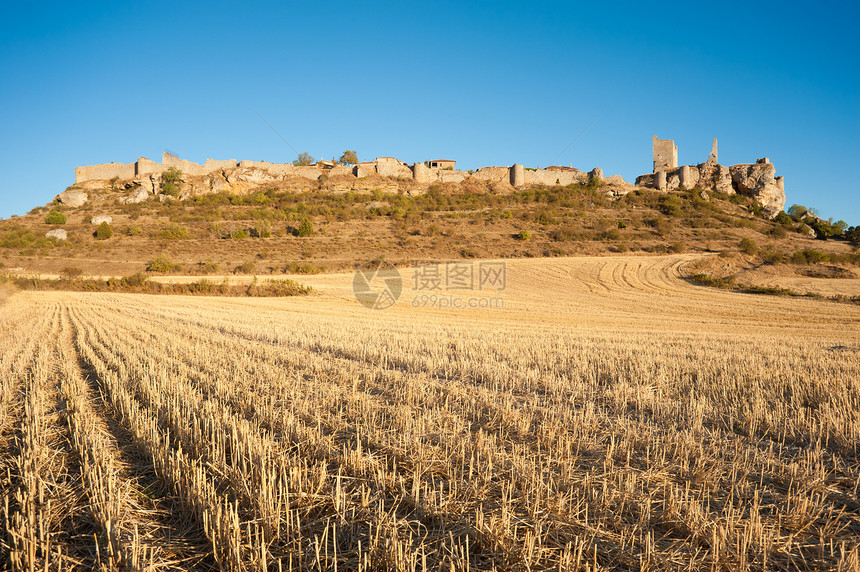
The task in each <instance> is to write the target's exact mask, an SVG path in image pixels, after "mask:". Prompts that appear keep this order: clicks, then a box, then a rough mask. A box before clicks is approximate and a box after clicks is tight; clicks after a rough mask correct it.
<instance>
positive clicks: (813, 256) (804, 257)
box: [791, 248, 828, 264]
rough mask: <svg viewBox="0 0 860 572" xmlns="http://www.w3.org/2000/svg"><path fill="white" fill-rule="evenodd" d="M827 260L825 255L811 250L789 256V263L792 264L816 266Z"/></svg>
mask: <svg viewBox="0 0 860 572" xmlns="http://www.w3.org/2000/svg"><path fill="white" fill-rule="evenodd" d="M827 259H828V255H827V254H826V253H824V252H821V251H820V250H815V249H812V248H805V249H803V250H798V251H797V252H795V253H794V254H792V255H791V262H792V263H793V264H816V263H818V262H826V261H827Z"/></svg>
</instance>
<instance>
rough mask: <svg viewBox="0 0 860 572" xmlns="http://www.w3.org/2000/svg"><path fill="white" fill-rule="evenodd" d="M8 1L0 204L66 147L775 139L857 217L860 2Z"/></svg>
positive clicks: (70, 161) (77, 160) (558, 147)
mask: <svg viewBox="0 0 860 572" xmlns="http://www.w3.org/2000/svg"><path fill="white" fill-rule="evenodd" d="M127 4H128V5H122V4H119V3H113V2H111V3H106V2H105V3H99V2H79V3H57V4H53V3H50V2H48V3H40V4H38V5H26V4H24V3H16V4H10V5H8V6H6V7H4V18H3V20H2V22H0V66H2V68H0V72H2V76H0V77H2V83H0V86H2V87H0V126H2V127H0V172H1V173H2V178H0V217H3V218H5V217H8V216H10V215H12V214H23V213H26V212H27V211H28V210H29V209H30V208H32V207H34V206H38V205H42V204H45V203H47V202H49V201H50V200H51V199H52V198H53V197H54V196H55V195H56V194H58V193H59V192H61V191H62V190H63V189H64V188H65V187H66V186H68V185H71V184H72V183H73V182H74V167H75V166H76V165H87V164H94V163H106V162H111V161H115V162H123V163H128V162H132V161H134V160H135V159H136V158H137V157H139V156H146V157H149V158H150V159H153V160H156V161H158V160H159V159H160V157H161V153H162V152H163V151H164V150H166V149H167V150H171V151H172V152H175V153H177V154H179V155H180V156H181V157H183V158H186V159H190V160H193V161H198V162H202V161H204V160H205V159H206V158H213V159H230V158H235V159H239V160H241V159H250V160H267V161H278V162H286V161H291V160H293V159H294V158H295V153H294V152H293V151H292V150H291V149H290V147H289V146H287V145H286V144H284V142H283V141H282V140H281V139H280V138H279V137H278V136H277V135H275V133H273V132H272V130H271V129H270V128H269V127H268V126H267V125H266V123H264V122H263V121H262V120H261V119H260V117H259V116H258V114H259V115H261V116H262V117H264V118H265V119H266V120H267V121H268V122H269V123H270V124H272V125H273V126H274V127H275V128H276V129H277V131H278V132H279V133H280V134H281V135H282V136H283V137H284V138H285V139H286V140H287V141H288V142H289V143H290V145H292V146H293V147H294V148H296V149H297V150H298V151H308V152H310V153H311V154H312V155H314V156H315V157H324V158H330V157H332V156H337V155H340V153H341V152H342V151H343V150H344V149H347V148H349V149H356V150H357V151H358V155H359V158H360V159H372V158H373V157H376V156H378V155H393V156H396V157H398V158H400V159H403V160H405V161H407V162H410V163H411V162H413V161H423V160H425V159H430V158H453V159H456V160H457V161H458V167H461V168H464V169H470V168H477V167H481V166H488V165H509V164H511V163H515V162H518V163H524V164H525V165H526V166H546V165H548V164H550V162H552V161H553V159H555V158H556V157H558V155H559V153H562V151H563V150H564V149H565V148H566V147H567V146H568V145H569V144H570V143H571V142H572V141H574V139H575V138H576V137H577V135H579V134H581V133H582V131H583V130H584V129H586V127H588V126H589V125H591V127H590V128H588V129H587V130H586V131H585V133H583V134H582V135H581V137H579V138H578V139H576V141H575V142H574V143H573V144H572V145H570V147H569V148H568V149H567V151H565V152H564V153H563V154H562V155H561V156H560V157H559V158H558V159H557V160H556V161H555V162H557V163H561V164H573V166H575V167H578V168H580V169H584V170H590V169H591V168H593V167H595V166H599V167H601V168H603V170H604V173H605V174H606V175H612V174H620V175H623V176H624V177H625V178H626V179H627V180H630V181H631V182H632V180H633V179H634V178H635V177H636V175H638V174H642V173H646V172H649V171H650V170H651V136H652V135H658V136H659V137H661V138H672V139H674V140H675V143H676V144H677V145H678V149H679V150H678V156H679V161H680V162H681V163H682V164H696V163H700V162H702V161H704V160H705V159H707V156H708V152H709V151H710V146H711V140H712V139H713V137H718V138H719V152H720V162H721V163H723V164H733V163H747V162H754V161H755V159H756V158H758V157H764V156H767V157H769V158H770V159H771V161H772V162H773V163H774V164H775V166H776V169H777V174H778V175H784V176H785V185H786V194H787V196H788V203H787V205H791V204H792V203H799V204H804V205H807V206H812V207H816V208H817V209H818V210H819V212H820V214H822V215H823V216H825V217H834V218H835V219H840V218H841V219H844V220H845V221H847V222H848V223H849V224H852V225H860V184H858V173H857V169H858V165H860V161H858V157H860V144H858V137H860V74H859V73H858V71H860V63H858V61H859V60H860V41H858V39H857V38H858V34H857V33H856V26H857V24H858V23H860V7H858V5H857V4H856V3H849V2H838V3H834V2H822V3H818V4H808V3H804V4H800V3H793V2H780V3H753V2H744V3H740V2H720V3H697V4H693V3H681V2H678V3H666V4H661V5H659V6H658V5H653V4H650V5H649V4H645V3H639V2H601V3H597V2H588V3H583V4H582V5H580V4H577V3H570V2H565V3H552V2H545V3H540V2H537V3H529V4H525V3H522V4H515V3H506V2H494V3H486V4H484V3H480V4H479V3H462V2H450V3H449V2H441V3H434V4H433V5H432V6H431V5H427V6H417V7H410V6H408V5H407V3H396V2H391V3H364V4H356V3H337V2H330V3H325V4H319V5H318V4H316V3H311V2H303V3H299V4H293V3H289V2H271V3H263V2H257V3H248V4H246V5H239V4H235V3H224V2H207V3H200V4H196V3H156V2H152V3H144V2H135V3H127Z"/></svg>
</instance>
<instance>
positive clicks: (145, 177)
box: [75, 152, 628, 201]
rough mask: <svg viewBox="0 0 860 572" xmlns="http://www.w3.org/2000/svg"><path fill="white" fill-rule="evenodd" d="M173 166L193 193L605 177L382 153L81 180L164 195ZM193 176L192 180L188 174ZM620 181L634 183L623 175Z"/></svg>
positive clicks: (132, 171)
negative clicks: (338, 180) (354, 160)
mask: <svg viewBox="0 0 860 572" xmlns="http://www.w3.org/2000/svg"><path fill="white" fill-rule="evenodd" d="M170 168H176V169H178V170H180V171H182V173H183V179H185V181H186V183H187V184H186V186H187V187H188V188H189V189H190V192H191V194H192V195H197V194H201V193H206V192H218V191H221V190H224V189H228V188H232V189H234V190H239V191H241V190H245V189H248V188H252V187H253V186H255V185H263V184H266V183H270V182H276V181H288V180H289V179H290V178H291V177H297V178H300V179H305V180H310V181H317V180H323V179H325V178H327V177H330V176H355V177H356V178H364V177H371V176H373V177H388V178H396V179H406V180H411V181H414V182H415V183H416V184H419V185H424V184H432V183H434V182H442V183H460V182H463V181H465V180H467V179H469V178H472V179H475V180H478V181H487V182H495V183H507V184H510V185H512V186H513V187H523V186H526V185H547V186H553V185H571V184H578V183H586V182H588V181H590V180H592V179H594V178H598V179H602V178H603V171H602V170H600V169H594V170H593V171H591V172H589V173H585V172H583V171H577V170H576V169H570V170H568V169H558V168H556V169H525V168H524V167H523V166H522V165H520V164H515V165H512V166H511V167H482V168H480V169H478V170H477V171H476V172H474V173H470V172H468V171H457V170H453V169H450V168H443V167H429V166H427V164H426V163H415V164H413V165H412V166H411V167H410V166H408V165H407V164H406V163H404V162H403V161H400V160H398V159H396V158H394V157H377V159H376V160H374V161H365V162H361V163H358V164H357V165H355V166H354V167H347V166H344V165H335V166H334V167H329V166H321V165H311V166H296V165H293V164H292V163H269V162H266V161H240V162H238V163H237V162H236V161H235V160H233V159H231V160H227V161H215V160H212V159H207V160H206V162H205V163H204V164H203V165H198V164H197V163H195V162H193V161H187V160H185V159H181V158H179V157H177V156H175V155H172V154H170V153H166V152H165V153H164V155H163V157H162V162H161V163H156V162H155V161H151V160H150V159H147V158H146V157H140V158H138V160H137V161H136V162H134V163H129V164H127V165H123V164H120V163H110V164H107V165H92V166H89V167H78V168H76V169H75V179H76V182H81V181H84V180H94V179H110V178H113V177H114V176H119V177H120V178H121V179H123V180H125V181H128V182H127V184H126V185H125V186H126V188H139V189H142V190H143V192H142V193H133V196H134V200H135V201H137V200H138V199H141V200H143V199H145V197H146V196H148V195H150V194H158V192H159V189H160V188H161V182H162V174H163V173H164V172H165V171H167V170H168V169H170ZM186 177H187V178H186ZM610 179H614V184H618V185H628V183H626V182H625V181H624V180H623V179H621V177H620V176H615V177H614V178H612V177H610Z"/></svg>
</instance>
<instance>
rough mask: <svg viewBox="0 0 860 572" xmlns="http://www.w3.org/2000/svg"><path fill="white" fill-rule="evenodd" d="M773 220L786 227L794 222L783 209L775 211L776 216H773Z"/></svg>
mask: <svg viewBox="0 0 860 572" xmlns="http://www.w3.org/2000/svg"><path fill="white" fill-rule="evenodd" d="M773 220H774V221H775V222H778V223H779V224H781V225H783V226H788V227H790V226H792V224H793V223H794V221H793V220H792V218H791V217H790V216H789V215H788V213H786V212H785V211H779V212H778V213H776V216H775V217H774V219H773Z"/></svg>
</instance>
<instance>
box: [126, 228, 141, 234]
mask: <svg viewBox="0 0 860 572" xmlns="http://www.w3.org/2000/svg"><path fill="white" fill-rule="evenodd" d="M125 233H126V234H127V235H128V236H137V235H139V234H140V233H141V230H140V227H139V226H130V227H128V228H127V229H125Z"/></svg>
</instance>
